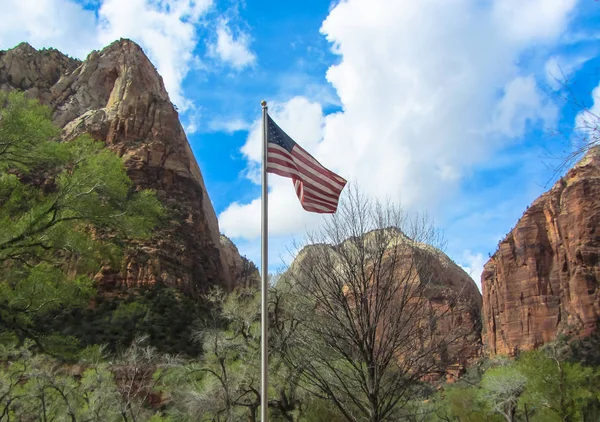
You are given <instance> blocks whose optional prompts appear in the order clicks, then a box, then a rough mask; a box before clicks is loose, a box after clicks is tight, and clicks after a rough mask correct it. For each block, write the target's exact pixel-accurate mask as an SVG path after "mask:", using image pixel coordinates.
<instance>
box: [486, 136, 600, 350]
mask: <svg viewBox="0 0 600 422" xmlns="http://www.w3.org/2000/svg"><path fill="white" fill-rule="evenodd" d="M599 282H600V147H598V146H596V147H594V148H592V149H591V150H590V151H589V152H588V153H587V154H586V156H585V157H584V158H583V159H582V160H581V161H579V163H577V164H576V165H575V166H574V167H573V168H572V169H571V170H569V171H568V172H567V174H566V175H565V176H564V177H562V178H561V179H560V180H559V181H558V182H557V183H556V184H555V185H554V186H553V187H552V189H550V190H549V191H548V192H546V193H544V194H543V195H542V196H541V197H539V198H538V199H536V200H535V201H534V202H533V203H532V204H531V206H529V207H528V209H527V210H526V211H525V213H524V214H523V216H522V217H521V219H520V220H519V221H518V222H517V224H516V226H515V227H514V228H513V229H512V231H511V232H510V233H509V234H508V235H507V236H506V238H505V239H504V240H502V241H501V242H500V243H499V247H498V250H497V251H496V253H495V254H494V255H493V256H492V257H491V259H490V260H489V261H488V262H487V264H486V265H485V267H484V271H483V274H482V276H481V285H482V289H483V318H484V336H483V340H484V344H485V347H486V349H487V351H488V352H489V353H490V354H491V355H495V354H508V355H512V354H515V353H517V352H518V351H522V350H530V349H533V348H536V347H538V346H540V345H542V344H544V343H546V342H549V341H552V340H554V339H555V338H556V336H557V335H559V334H570V335H575V336H584V335H587V334H590V333H591V332H592V331H593V330H594V329H595V328H596V326H597V321H598V318H600V289H599Z"/></svg>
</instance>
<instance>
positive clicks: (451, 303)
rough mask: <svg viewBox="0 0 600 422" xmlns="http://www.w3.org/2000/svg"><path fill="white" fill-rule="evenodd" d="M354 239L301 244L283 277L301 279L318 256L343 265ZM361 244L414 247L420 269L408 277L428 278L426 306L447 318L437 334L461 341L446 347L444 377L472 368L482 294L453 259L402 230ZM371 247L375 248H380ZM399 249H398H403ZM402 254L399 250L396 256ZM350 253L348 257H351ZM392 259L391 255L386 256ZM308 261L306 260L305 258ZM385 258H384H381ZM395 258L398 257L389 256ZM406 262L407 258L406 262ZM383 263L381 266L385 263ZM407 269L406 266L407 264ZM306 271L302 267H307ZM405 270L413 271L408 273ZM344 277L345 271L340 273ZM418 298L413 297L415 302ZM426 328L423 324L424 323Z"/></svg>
mask: <svg viewBox="0 0 600 422" xmlns="http://www.w3.org/2000/svg"><path fill="white" fill-rule="evenodd" d="M356 240H357V239H356V238H350V239H347V240H345V241H343V242H341V243H340V244H339V245H327V244H313V245H308V246H305V247H304V248H303V249H302V250H301V251H300V252H299V253H298V255H297V256H296V258H295V260H294V261H293V262H292V264H291V265H290V268H289V270H288V272H287V273H286V274H284V276H286V277H291V279H292V280H293V279H294V277H300V276H301V274H302V267H303V266H306V265H308V266H310V262H311V261H310V259H311V258H310V257H311V256H315V255H317V256H321V255H324V254H331V255H330V256H331V257H332V260H331V262H333V263H334V264H333V265H334V266H335V265H336V264H335V263H338V262H339V263H340V265H344V264H343V262H344V259H343V258H341V255H340V254H344V255H346V256H352V255H351V254H352V252H353V250H355V248H356V243H355V242H356ZM358 240H359V242H365V243H364V244H365V245H366V249H367V250H368V249H369V246H368V244H369V242H374V243H373V244H374V245H381V244H382V243H380V242H382V241H383V242H386V243H384V244H385V245H386V249H389V250H390V251H391V250H392V249H393V248H394V247H396V246H398V245H402V244H404V243H405V242H412V243H411V248H416V250H417V251H418V253H419V254H422V255H420V259H422V262H423V263H426V264H424V265H423V268H421V269H420V270H422V271H423V273H421V272H419V271H420V270H416V271H417V273H416V274H415V276H414V277H410V278H411V280H413V282H422V281H424V280H427V283H428V284H429V285H430V287H429V288H428V289H427V291H426V292H425V293H424V296H425V297H424V298H422V299H424V300H425V301H426V303H427V305H428V306H429V307H431V308H432V309H435V311H436V312H439V315H445V318H442V319H441V320H440V322H439V327H438V328H437V329H438V330H439V331H437V332H438V333H444V335H445V336H447V338H451V337H453V336H457V337H460V338H461V340H460V341H457V342H455V343H453V344H452V345H450V346H449V347H448V358H449V359H448V362H446V363H447V366H446V368H445V369H446V376H447V380H448V381H453V380H454V379H455V378H456V377H458V376H460V374H462V371H463V370H464V369H465V368H466V367H467V366H468V365H470V364H472V363H473V362H474V361H475V360H476V359H477V358H478V357H479V356H480V355H481V302H482V299H481V294H480V293H479V289H478V288H477V285H476V284H475V282H474V281H473V279H472V278H471V277H470V276H469V275H468V274H467V273H466V272H465V271H464V270H463V269H462V268H461V267H460V266H458V265H457V264H456V263H455V262H454V261H452V260H451V259H450V258H449V257H448V256H447V255H446V254H445V253H444V252H443V251H441V250H440V249H438V248H435V247H433V246H431V245H428V244H425V243H419V242H414V241H413V240H411V239H410V238H409V237H407V236H406V235H405V234H404V233H403V232H402V231H400V230H398V229H396V228H387V229H382V230H374V231H371V232H368V233H366V234H364V235H363V237H362V238H360V239H358ZM379 248H380V247H379V246H375V249H376V250H377V249H379ZM401 249H402V248H401ZM405 252H406V251H402V252H399V253H400V254H402V253H405ZM349 254H350V255H349ZM387 258H390V256H387ZM307 259H308V261H305V260H307ZM384 259H386V258H384ZM391 259H396V258H391ZM408 261H410V259H409V260H408ZM384 264H385V263H384ZM408 265H410V264H408ZM411 267H412V266H411ZM415 267H419V265H416V266H415ZM305 268H306V267H305ZM397 268H398V277H397V279H398V280H406V273H405V271H406V270H407V268H405V267H402V265H399V266H398V267H397ZM408 271H411V272H412V271H415V269H409V270H408ZM341 273H343V271H342V272H341ZM415 299H416V298H415ZM424 325H427V324H424Z"/></svg>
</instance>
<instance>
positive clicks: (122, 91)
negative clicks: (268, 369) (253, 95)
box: [0, 39, 245, 296]
mask: <svg viewBox="0 0 600 422" xmlns="http://www.w3.org/2000/svg"><path fill="white" fill-rule="evenodd" d="M0 90H4V91H10V90H20V91H24V92H25V93H26V95H27V96H29V97H31V98H37V99H39V100H40V101H41V102H42V103H43V104H45V105H47V106H49V107H50V108H51V110H52V118H53V121H54V123H55V124H57V125H58V126H59V127H61V128H62V138H63V139H64V140H65V141H69V140H70V139H73V138H74V137H76V136H78V135H80V134H82V133H87V134H89V135H91V136H92V137H93V138H95V139H96V140H101V141H103V142H104V143H105V144H106V146H107V147H108V148H110V149H111V150H112V151H114V152H116V153H117V154H118V155H119V156H122V157H123V159H124V162H125V166H126V168H127V173H128V175H129V177H130V178H131V180H132V181H133V183H134V186H135V188H136V189H146V188H150V189H154V190H155V191H156V192H157V194H158V197H159V199H160V200H161V201H162V202H163V204H164V205H165V207H166V208H167V211H168V213H167V221H166V222H165V223H164V224H162V225H161V227H160V228H158V229H157V230H156V232H155V234H154V235H153V236H152V238H151V239H150V240H148V241H144V242H140V243H138V244H135V245H130V246H132V247H130V248H128V252H127V256H126V260H125V263H124V265H123V266H122V267H121V268H108V267H105V268H103V269H102V271H101V272H100V273H98V274H97V275H96V280H97V282H98V287H99V290H100V291H106V290H108V291H118V290H127V289H130V288H134V287H138V286H147V285H153V284H156V283H162V284H164V285H167V286H173V287H176V288H177V289H179V290H181V291H183V292H185V293H187V294H189V295H191V296H197V295H199V294H201V293H202V292H203V291H206V289H207V288H208V287H210V286H213V285H219V286H222V287H224V288H225V289H227V290H231V289H232V288H233V287H234V286H235V285H236V277H237V274H238V273H239V271H240V270H239V263H240V262H245V261H244V260H245V258H242V257H240V256H239V253H238V252H237V249H234V248H233V249H232V248H231V247H227V250H226V251H224V249H223V246H222V245H221V239H220V233H219V226H218V222H217V217H216V214H215V211H214V209H213V207H212V204H211V201H210V198H209V197H208V193H207V190H206V187H205V184H204V180H203V178H202V173H201V171H200V168H199V167H198V163H197V162H196V159H195V158H194V155H193V153H192V150H191V148H190V145H189V143H188V141H187V138H186V135H185V132H184V130H183V128H182V126H181V123H180V122H179V116H178V113H177V110H176V108H175V107H174V105H173V104H172V103H171V101H170V100H169V96H168V94H167V92H166V90H165V86H164V84H163V80H162V78H161V76H160V75H159V74H158V72H157V70H156V68H155V67H154V66H153V65H152V63H151V62H150V60H149V59H148V58H147V57H146V55H145V54H144V52H143V51H142V49H141V48H140V47H139V46H138V45H137V44H136V43H134V42H133V41H130V40H126V39H121V40H119V41H116V42H114V43H112V44H111V45H109V46H108V47H106V48H104V49H103V50H101V51H93V52H92V53H90V54H89V55H88V57H87V58H86V59H85V60H84V61H79V60H75V59H72V58H69V57H68V56H66V55H64V54H62V53H61V52H59V51H57V50H54V49H44V50H36V49H34V48H33V47H31V46H30V45H28V44H26V43H22V44H20V45H18V46H17V47H15V48H14V49H11V50H8V51H0ZM232 254H233V255H235V254H237V256H232ZM230 262H233V263H235V264H236V265H237V267H235V268H230V264H229V263H230Z"/></svg>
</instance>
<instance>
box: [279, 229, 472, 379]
mask: <svg viewBox="0 0 600 422" xmlns="http://www.w3.org/2000/svg"><path fill="white" fill-rule="evenodd" d="M357 239H359V240H357ZM323 257H326V258H323ZM389 269H391V272H389V273H388V271H389ZM322 273H328V274H327V275H325V276H324V281H316V280H319V277H320V276H317V277H316V278H315V276H314V274H322ZM329 273H330V274H329ZM282 277H284V278H287V279H288V280H291V281H292V283H293V284H294V283H300V284H301V285H304V286H309V284H310V283H313V284H314V283H317V284H319V283H320V284H322V285H323V286H326V287H325V288H324V291H326V292H329V293H327V294H332V295H334V296H335V294H336V293H335V292H336V291H337V290H336V289H334V288H333V287H331V286H332V285H333V286H337V284H339V283H342V284H344V286H343V288H341V291H342V292H344V295H346V296H347V297H348V298H349V300H350V302H352V301H354V300H357V299H353V298H352V297H353V296H355V295H358V296H359V297H360V296H361V295H362V293H353V292H355V290H354V289H359V290H361V291H365V292H367V294H368V295H371V297H373V296H376V295H377V294H378V293H381V294H393V295H394V296H393V298H392V299H391V302H389V303H390V304H389V305H388V304H387V303H388V302H387V300H383V299H374V300H379V302H378V303H379V304H380V306H381V307H382V309H383V310H380V311H378V312H381V313H382V314H394V315H395V316H394V317H393V318H403V319H405V320H406V321H405V323H406V324H410V326H411V327H420V328H419V330H420V331H419V332H420V334H419V336H422V338H421V337H419V339H417V338H416V337H415V335H414V333H413V334H406V333H404V334H403V336H405V340H404V341H405V342H407V343H410V344H411V345H412V346H411V347H410V349H413V350H417V349H418V348H419V346H418V344H420V345H421V346H422V347H425V348H431V350H436V352H435V353H437V354H439V356H438V358H439V364H438V366H437V368H438V370H436V371H435V373H434V374H429V375H428V376H427V377H431V380H438V379H439V378H440V376H445V377H446V380H448V381H454V380H455V379H456V378H457V377H459V376H460V375H461V374H462V373H463V371H464V370H465V369H466V368H467V367H468V366H469V365H471V364H473V363H474V362H475V361H476V360H477V359H478V358H479V357H480V356H481V349H482V344H481V303H482V298H481V294H480V293H479V290H478V289H477V286H476V284H475V282H474V281H473V279H472V278H471V277H469V275H468V274H467V273H466V272H465V271H464V270H463V269H462V268H461V267H460V266H458V265H457V264H456V263H454V262H453V261H452V260H451V259H450V258H449V257H448V256H447V255H446V254H445V253H444V252H442V251H441V250H439V249H437V248H435V247H433V246H431V245H427V244H424V243H419V242H415V241H413V240H411V239H410V238H408V237H407V236H406V235H405V234H404V233H403V232H401V231H400V230H399V229H397V228H387V229H379V230H374V231H370V232H368V233H365V234H363V235H362V238H350V239H347V240H345V241H343V242H342V243H340V244H338V245H335V246H333V245H327V244H315V245H309V246H306V247H304V248H303V249H302V250H301V251H300V253H298V255H297V256H296V258H295V260H294V261H293V262H292V264H291V265H290V267H289V269H288V271H287V273H285V274H284V275H283V276H282ZM390 277H391V278H390ZM303 278H304V280H303ZM345 280H351V281H348V282H346V281H345ZM388 280H390V283H388ZM307 283H308V284H307ZM365 283H368V284H369V285H368V286H366V287H365V286H364V284H365ZM394 283H396V286H398V287H395V286H394V285H393V284H394ZM356 286H362V287H356ZM304 288H306V289H311V290H312V289H314V287H304ZM321 288H323V287H322V286H321ZM321 288H320V289H319V291H321ZM332 292H334V293H332ZM315 296H318V295H317V294H315ZM325 296H326V294H325ZM336 297H337V296H336ZM361 300H362V299H361ZM331 301H332V303H336V304H337V302H336V299H332V300H331ZM397 310H400V311H399V312H400V314H402V315H401V316H399V314H398V313H396V312H397ZM358 312H363V311H358ZM364 312H368V311H364ZM373 312H375V311H373ZM356 318H358V317H356ZM394 324H397V323H396V322H393V323H392V322H386V320H385V318H383V319H382V320H381V322H380V325H378V327H377V328H376V331H377V332H387V335H392V334H390V332H391V331H392V329H390V328H389V327H391V326H394ZM413 337H414V338H413ZM413 343H414V344H413ZM419 353H420V352H419ZM431 353H433V352H431ZM413 358H414V357H413ZM401 359H405V360H406V361H408V360H410V359H409V358H408V357H406V356H404V357H402V358H401ZM415 364H416V365H417V363H416V361H415ZM419 364H420V363H419Z"/></svg>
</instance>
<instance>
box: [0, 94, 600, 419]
mask: <svg viewBox="0 0 600 422" xmlns="http://www.w3.org/2000/svg"><path fill="white" fill-rule="evenodd" d="M167 218H168V216H167V215H165V210H164V207H163V206H162V205H161V204H160V201H159V200H158V199H157V198H156V195H155V194H154V193H153V192H151V191H146V190H140V191H136V190H135V189H133V188H132V184H131V181H130V180H129V178H128V177H127V174H126V172H125V168H124V165H123V162H122V160H121V159H120V158H119V157H118V156H117V155H115V154H114V153H112V152H111V151H109V150H108V149H106V148H105V146H104V145H103V144H102V143H99V142H95V141H93V140H92V139H91V138H89V137H87V136H81V137H79V138H77V139H75V140H73V141H70V142H62V141H60V130H59V129H58V128H56V127H55V126H53V125H52V123H51V120H50V111H49V110H48V109H47V108H46V107H44V106H41V105H40V104H39V103H37V102H36V101H34V100H30V99H27V98H26V97H25V96H24V95H23V94H18V93H10V94H5V93H2V94H0V227H1V229H0V263H1V265H0V421H32V420H42V421H62V420H70V421H118V420H122V421H147V420H148V421H256V420H258V414H259V405H260V295H259V293H258V292H257V291H255V290H252V289H238V290H236V291H234V292H231V293H226V292H224V291H223V290H221V289H219V288H217V287H215V288H212V289H210V291H209V292H208V293H207V294H205V295H204V296H203V297H202V298H201V300H194V299H192V298H190V297H187V296H185V295H182V294H181V293H180V292H178V291H177V290H175V289H173V288H170V287H167V286H162V285H154V286H149V287H147V288H138V289H135V290H129V291H123V292H120V293H119V294H112V295H105V294H100V293H98V286H97V285H96V284H95V282H94V275H95V274H97V273H98V271H100V269H101V268H102V267H103V266H104V265H111V266H112V267H114V268H119V263H120V262H121V261H122V259H123V257H124V254H125V253H126V251H127V249H128V248H134V247H135V241H136V239H143V238H146V237H148V236H150V234H151V232H152V229H153V228H155V227H157V226H158V225H160V224H162V222H163V221H164V220H165V219H167ZM399 233H401V235H400V234H399ZM309 241H310V243H311V244H315V245H316V246H313V247H307V248H304V249H302V250H301V251H300V252H299V254H298V258H297V259H296V261H295V262H294V265H292V267H290V268H289V269H288V270H287V271H285V272H284V273H282V274H278V275H277V276H273V277H272V280H271V286H272V287H271V289H270V293H269V318H270V321H269V323H270V324H269V325H270V368H269V371H270V397H269V412H270V415H271V418H272V420H274V421H333V422H335V421H356V422H358V421H372V422H375V421H415V422H416V421H421V422H425V421H456V422H465V421H469V422H475V421H486V422H491V421H508V422H511V421H531V422H534V421H597V420H600V352H599V350H600V336H599V335H598V333H595V334H593V335H592V336H590V337H588V338H586V339H570V338H563V337H561V338H558V339H556V340H555V341H554V342H552V343H548V344H546V345H544V346H543V347H542V348H540V349H539V350H536V351H529V352H523V353H518V354H517V355H516V356H514V357H511V358H509V357H495V358H493V359H488V358H485V357H479V358H478V359H474V360H472V361H470V366H469V367H468V368H464V371H463V373H462V376H461V377H460V378H459V379H458V380H456V379H453V378H447V377H446V376H445V375H446V369H447V367H448V365H449V364H451V363H452V362H454V361H455V360H456V359H458V358H459V357H460V354H461V353H462V349H461V348H460V347H458V345H460V342H461V341H464V333H462V332H460V331H452V332H451V333H450V332H448V331H447V330H446V329H445V328H446V327H448V320H449V319H451V318H454V315H455V313H456V312H460V311H461V310H462V308H461V307H464V306H467V305H466V304H465V301H464V300H463V299H464V298H463V297H462V296H461V292H456V293H453V295H454V296H452V295H450V296H449V295H448V292H447V291H446V292H445V293H446V296H445V301H446V302H444V306H438V307H432V306H427V305H428V304H429V303H430V302H431V300H432V298H434V297H437V296H438V293H439V291H440V289H441V287H440V286H439V285H438V284H437V283H436V280H435V279H436V277H437V274H435V273H434V272H431V271H430V270H429V269H430V268H432V266H431V265H430V264H431V263H430V260H431V254H427V253H424V251H426V250H427V246H424V245H433V246H436V245H438V244H439V243H441V240H440V236H439V233H438V232H437V230H436V229H435V228H434V227H433V225H432V224H431V223H430V222H429V221H428V220H427V219H424V218H419V219H409V218H408V217H407V216H406V214H404V213H403V212H402V210H401V209H397V208H395V207H394V206H392V205H389V204H380V203H376V202H373V201H371V200H369V198H367V197H366V196H364V195H363V194H361V193H360V192H357V191H356V190H352V189H351V190H350V193H349V195H348V196H347V197H346V198H345V199H344V202H343V203H342V204H341V205H340V211H339V212H338V213H337V214H336V215H335V216H334V217H332V218H331V219H330V220H328V223H327V224H326V225H325V227H324V228H323V229H322V231H321V232H319V233H316V234H311V235H310V236H309ZM446 305H447V306H446ZM450 310H452V312H453V313H452V314H451V312H450Z"/></svg>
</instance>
